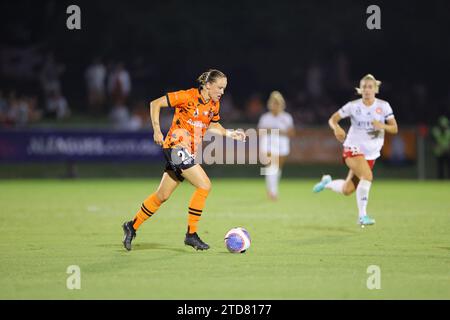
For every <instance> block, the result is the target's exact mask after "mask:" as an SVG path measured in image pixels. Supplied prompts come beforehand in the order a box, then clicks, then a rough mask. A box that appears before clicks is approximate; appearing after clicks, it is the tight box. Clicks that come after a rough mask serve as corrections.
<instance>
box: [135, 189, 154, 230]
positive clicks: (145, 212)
mask: <svg viewBox="0 0 450 320" xmlns="http://www.w3.org/2000/svg"><path fill="white" fill-rule="evenodd" d="M160 206H161V200H159V198H158V197H157V196H156V193H153V194H152V195H150V196H149V197H148V198H147V199H145V201H144V202H143V203H142V206H141V209H140V210H139V211H138V212H137V213H136V216H135V217H134V220H133V228H134V230H137V229H138V228H139V226H140V225H141V224H142V223H143V222H144V221H145V220H147V219H148V218H150V217H151V216H152V215H153V214H154V213H155V212H156V210H158V209H159V207H160Z"/></svg>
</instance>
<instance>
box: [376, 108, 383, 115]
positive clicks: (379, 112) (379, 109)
mask: <svg viewBox="0 0 450 320" xmlns="http://www.w3.org/2000/svg"><path fill="white" fill-rule="evenodd" d="M382 111H383V110H381V108H380V107H378V108H377V109H376V110H375V112H376V113H378V114H381V112H382Z"/></svg>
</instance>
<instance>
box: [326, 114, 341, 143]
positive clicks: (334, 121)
mask: <svg viewBox="0 0 450 320" xmlns="http://www.w3.org/2000/svg"><path fill="white" fill-rule="evenodd" d="M341 119H342V117H341V115H340V114H339V112H335V113H333V115H332V116H331V118H330V119H328V125H329V126H330V128H331V130H333V132H334V136H335V137H336V139H337V140H338V141H339V142H344V140H345V131H344V129H342V128H341V126H340V125H339V121H341Z"/></svg>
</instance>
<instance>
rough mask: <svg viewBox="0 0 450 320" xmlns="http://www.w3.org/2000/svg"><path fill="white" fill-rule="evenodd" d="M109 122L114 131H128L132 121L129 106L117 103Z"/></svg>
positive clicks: (110, 114)
mask: <svg viewBox="0 0 450 320" xmlns="http://www.w3.org/2000/svg"><path fill="white" fill-rule="evenodd" d="M109 120H110V121H111V123H112V125H113V128H114V129H118V130H127V129H128V125H129V121H130V112H129V111H128V108H127V106H126V105H124V104H122V103H116V104H115V105H114V106H113V108H112V110H111V112H110V113H109Z"/></svg>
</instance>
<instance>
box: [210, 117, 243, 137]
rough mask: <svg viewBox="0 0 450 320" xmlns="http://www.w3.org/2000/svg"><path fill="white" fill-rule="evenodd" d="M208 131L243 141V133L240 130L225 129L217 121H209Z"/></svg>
mask: <svg viewBox="0 0 450 320" xmlns="http://www.w3.org/2000/svg"><path fill="white" fill-rule="evenodd" d="M208 131H211V132H212V133H215V134H218V135H221V136H225V137H229V138H231V139H234V140H239V141H244V142H245V137H246V136H245V133H244V132H243V131H242V130H230V129H228V130H227V129H225V128H224V127H223V126H222V125H221V124H220V123H219V122H211V123H210V125H209V128H208Z"/></svg>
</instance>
